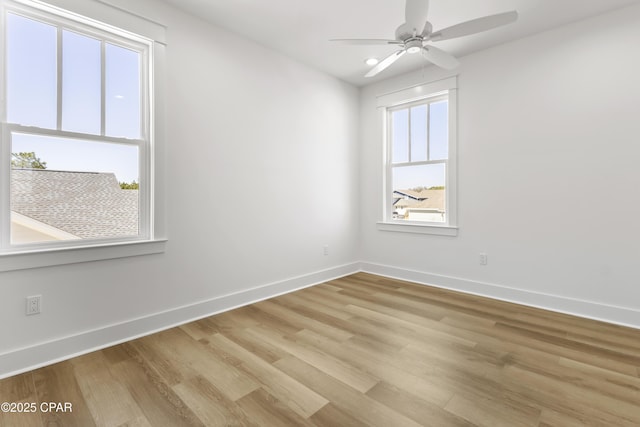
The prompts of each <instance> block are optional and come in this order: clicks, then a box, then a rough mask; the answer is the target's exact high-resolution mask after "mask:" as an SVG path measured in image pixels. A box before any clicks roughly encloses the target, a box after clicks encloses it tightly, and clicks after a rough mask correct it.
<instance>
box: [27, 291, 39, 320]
mask: <svg viewBox="0 0 640 427" xmlns="http://www.w3.org/2000/svg"><path fill="white" fill-rule="evenodd" d="M41 308H42V295H34V296H32V297H27V316H31V315H33V314H39V313H40V309H41Z"/></svg>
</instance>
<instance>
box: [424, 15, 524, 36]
mask: <svg viewBox="0 0 640 427" xmlns="http://www.w3.org/2000/svg"><path fill="white" fill-rule="evenodd" d="M517 19H518V12H516V11H515V10H514V11H511V12H505V13H499V14H497V15H489V16H485V17H483V18H478V19H472V20H471V21H467V22H463V23H461V24H457V25H454V26H451V27H448V28H445V29H443V30H440V31H435V32H434V33H432V34H431V36H429V38H428V39H429V40H431V41H440V40H449V39H455V38H456V37H463V36H468V35H470V34H475V33H481V32H482V31H487V30H490V29H492V28H496V27H500V26H502V25H506V24H510V23H512V22H515V21H516V20H517Z"/></svg>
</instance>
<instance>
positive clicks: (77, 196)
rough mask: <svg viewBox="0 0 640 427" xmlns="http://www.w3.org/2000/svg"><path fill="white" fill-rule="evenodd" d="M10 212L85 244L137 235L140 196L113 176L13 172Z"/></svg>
mask: <svg viewBox="0 0 640 427" xmlns="http://www.w3.org/2000/svg"><path fill="white" fill-rule="evenodd" d="M11 210H12V211H14V212H17V213H19V214H21V215H24V216H26V217H29V218H33V219H34V220H36V221H40V222H42V223H44V224H47V225H50V226H51V227H55V228H57V229H60V230H63V231H64V232H66V233H70V234H72V235H74V236H77V237H80V238H82V239H96V238H105V237H123V236H132V235H137V234H138V191H137V190H122V189H121V188H120V184H119V183H118V181H117V179H116V177H115V175H114V174H113V173H97V172H68V171H55V170H48V169H13V170H12V171H11Z"/></svg>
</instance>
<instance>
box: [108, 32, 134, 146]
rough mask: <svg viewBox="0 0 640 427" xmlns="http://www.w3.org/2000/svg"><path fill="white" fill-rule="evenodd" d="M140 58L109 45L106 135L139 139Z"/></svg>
mask: <svg viewBox="0 0 640 427" xmlns="http://www.w3.org/2000/svg"><path fill="white" fill-rule="evenodd" d="M140 97H141V94H140V54H139V53H138V52H134V51H132V50H130V49H125V48H122V47H119V46H114V45H112V44H109V43H107V45H106V100H105V101H106V134H107V135H109V136H116V137H124V138H134V139H137V138H140V136H141V135H140Z"/></svg>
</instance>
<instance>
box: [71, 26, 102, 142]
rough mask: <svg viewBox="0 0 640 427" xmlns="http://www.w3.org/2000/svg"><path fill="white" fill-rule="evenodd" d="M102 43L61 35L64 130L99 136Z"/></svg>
mask: <svg viewBox="0 0 640 427" xmlns="http://www.w3.org/2000/svg"><path fill="white" fill-rule="evenodd" d="M100 61H101V60H100V41H98V40H96V39H92V38H89V37H85V36H81V35H80V34H76V33H73V32H71V31H63V32H62V129H64V130H68V131H74V132H84V133H92V134H96V135H99V134H100V126H101V124H100V122H101V117H100V108H101V102H100V97H101V83H100V78H101V77H100V74H101V72H102V71H101V65H100Z"/></svg>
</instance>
